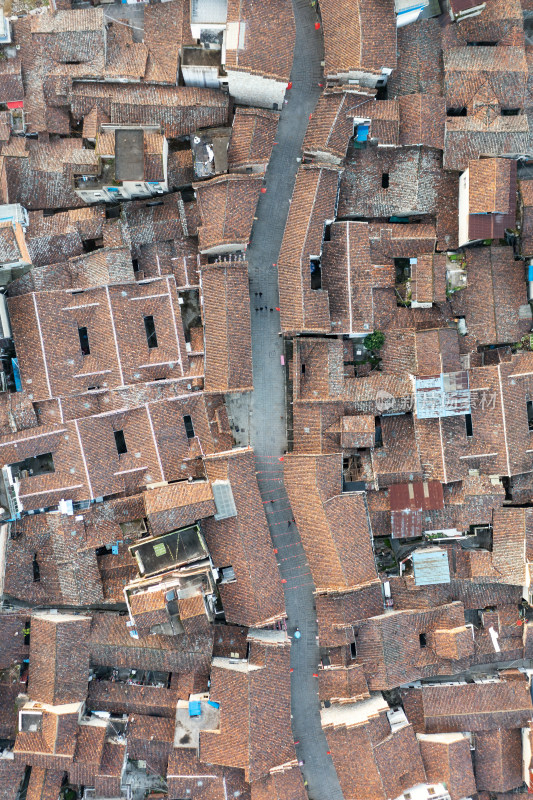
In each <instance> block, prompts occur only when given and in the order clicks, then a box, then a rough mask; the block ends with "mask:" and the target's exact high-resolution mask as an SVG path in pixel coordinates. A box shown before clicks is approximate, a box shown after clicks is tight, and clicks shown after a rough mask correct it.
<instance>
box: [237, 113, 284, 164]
mask: <svg viewBox="0 0 533 800" xmlns="http://www.w3.org/2000/svg"><path fill="white" fill-rule="evenodd" d="M278 121H279V114H277V113H276V112H275V111H270V110H268V109H265V108H243V107H242V106H237V108H236V109H235V117H234V118H233V125H232V127H231V138H230V142H229V147H228V169H229V171H230V172H233V171H235V170H237V169H242V168H245V167H253V166H259V167H262V168H264V167H266V165H267V164H268V162H269V160H270V155H271V153H272V146H273V143H274V137H275V135H276V129H277V126H278Z"/></svg>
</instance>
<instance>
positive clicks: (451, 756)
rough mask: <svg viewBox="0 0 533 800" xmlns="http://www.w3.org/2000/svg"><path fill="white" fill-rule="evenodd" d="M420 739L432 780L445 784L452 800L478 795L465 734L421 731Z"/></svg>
mask: <svg viewBox="0 0 533 800" xmlns="http://www.w3.org/2000/svg"><path fill="white" fill-rule="evenodd" d="M417 739H418V744H419V746H420V753H421V755H422V761H423V762H424V769H425V770H426V775H427V779H428V781H431V782H433V783H439V782H443V783H445V784H446V788H447V789H448V791H449V793H450V797H451V798H452V800H462V798H463V797H468V796H469V795H471V794H475V792H476V781H475V778H474V772H473V769H472V757H471V755H470V740H469V739H468V737H466V736H464V734H462V733H440V734H439V733H430V734H425V733H420V734H418V735H417Z"/></svg>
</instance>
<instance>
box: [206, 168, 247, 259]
mask: <svg viewBox="0 0 533 800" xmlns="http://www.w3.org/2000/svg"><path fill="white" fill-rule="evenodd" d="M262 183H263V176H262V175H221V176H220V177H218V178H211V179H210V180H208V181H204V182H203V183H195V184H193V188H194V190H195V193H196V200H197V203H198V210H199V213H200V226H199V228H198V243H199V248H200V252H201V253H208V252H210V251H213V252H215V253H216V252H224V251H225V249H227V248H228V247H229V248H230V249H235V247H236V246H237V245H240V248H239V249H246V245H247V244H248V242H249V240H250V233H251V231H252V225H253V218H254V214H255V207H256V205H257V201H258V199H259V192H260V190H261V185H262Z"/></svg>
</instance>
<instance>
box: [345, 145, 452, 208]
mask: <svg viewBox="0 0 533 800" xmlns="http://www.w3.org/2000/svg"><path fill="white" fill-rule="evenodd" d="M441 175H442V168H441V160H440V155H439V153H438V152H437V151H436V150H434V149H430V148H426V147H405V148H401V149H400V150H397V149H394V148H388V147H383V148H379V147H378V148H366V149H365V150H356V151H354V155H353V157H351V158H350V160H349V161H348V162H347V165H346V169H345V171H344V173H343V175H342V178H341V187H340V195H339V211H338V215H339V216H340V217H357V218H360V217H367V218H370V219H372V218H373V217H378V218H379V217H390V216H409V215H410V214H435V213H436V210H437V188H438V184H439V181H440V180H441ZM384 176H386V182H387V186H386V187H384V186H383V184H384V182H385V179H384Z"/></svg>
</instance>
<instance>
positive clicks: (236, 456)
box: [202, 450, 285, 626]
mask: <svg viewBox="0 0 533 800" xmlns="http://www.w3.org/2000/svg"><path fill="white" fill-rule="evenodd" d="M205 467H206V471H207V476H208V478H209V479H210V480H211V481H215V480H222V481H226V480H229V482H230V485H231V491H232V494H233V499H234V501H235V507H236V509H237V516H235V517H229V518H227V519H221V520H215V519H213V518H210V519H207V520H205V521H204V522H203V523H202V532H203V534H204V536H205V540H206V543H207V546H208V548H209V552H210V554H211V558H212V559H213V562H214V564H215V566H218V567H227V566H232V567H233V570H234V572H235V578H236V580H235V581H232V582H229V583H223V584H220V585H219V591H220V597H221V599H222V605H223V607H224V611H225V614H226V620H227V621H228V622H229V623H232V624H237V625H249V626H260V625H262V624H266V622H267V621H268V620H271V619H279V618H280V617H283V616H284V615H285V603H284V599H283V592H282V589H281V583H280V577H279V571H278V567H277V564H276V561H275V558H274V553H273V550H272V542H271V539H270V533H269V530H268V524H267V520H266V515H265V510H264V505H263V502H262V500H261V496H260V494H259V489H258V487H257V479H256V477H255V461H254V457H253V453H252V451H251V450H233V451H231V452H230V453H221V454H219V455H215V456H213V457H211V456H208V457H207V458H206V459H205Z"/></svg>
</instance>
